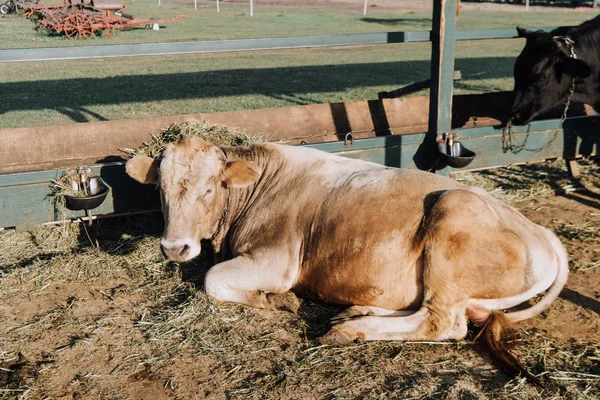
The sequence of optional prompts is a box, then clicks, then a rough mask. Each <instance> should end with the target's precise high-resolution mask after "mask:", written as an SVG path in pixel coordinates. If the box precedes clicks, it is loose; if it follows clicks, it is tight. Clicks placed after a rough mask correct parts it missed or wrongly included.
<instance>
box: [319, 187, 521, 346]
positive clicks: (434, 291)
mask: <svg viewBox="0 0 600 400" xmlns="http://www.w3.org/2000/svg"><path fill="white" fill-rule="evenodd" d="M421 229H424V232H423V234H422V237H423V240H424V241H425V242H424V268H423V286H424V297H423V303H422V306H421V309H420V310H419V311H417V312H416V313H414V314H412V315H410V316H400V317H396V316H369V315H367V316H363V317H359V318H356V319H353V320H346V321H344V322H342V323H340V324H337V325H334V326H333V327H332V329H331V331H330V332H329V333H328V334H327V335H325V337H324V340H325V341H327V342H337V343H343V342H347V341H352V340H355V339H362V340H445V339H462V338H464V337H465V336H466V334H467V317H466V308H467V303H468V301H469V298H471V297H484V298H489V297H488V295H489V296H492V297H493V296H497V295H500V296H505V295H511V294H512V293H510V292H506V290H505V291H504V292H503V289H502V288H510V290H512V291H515V290H516V291H518V290H520V288H521V286H522V284H523V282H522V279H523V274H522V271H523V270H524V265H525V263H526V262H527V261H526V258H527V255H526V254H527V252H526V251H525V249H524V248H523V243H522V242H521V241H520V240H519V239H518V238H517V237H515V235H514V234H513V233H512V232H510V231H507V230H506V229H502V228H501V224H499V221H498V217H497V216H496V214H495V212H494V211H492V210H491V209H490V207H489V206H488V204H487V203H486V202H485V201H484V200H483V199H481V198H480V197H479V196H478V195H476V194H474V193H472V192H469V191H465V190H456V191H450V192H446V193H445V194H444V195H442V196H440V198H439V199H438V201H437V202H436V203H435V204H434V205H433V207H432V208H431V210H429V212H428V214H427V216H426V218H425V220H424V223H423V226H422V228H421ZM511 269H513V270H511ZM507 290H508V289H507Z"/></svg>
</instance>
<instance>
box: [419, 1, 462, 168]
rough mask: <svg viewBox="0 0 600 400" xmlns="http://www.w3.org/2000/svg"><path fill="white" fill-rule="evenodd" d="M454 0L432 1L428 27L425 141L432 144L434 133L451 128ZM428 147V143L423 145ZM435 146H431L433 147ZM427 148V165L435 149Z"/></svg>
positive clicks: (454, 29)
mask: <svg viewBox="0 0 600 400" xmlns="http://www.w3.org/2000/svg"><path fill="white" fill-rule="evenodd" d="M455 34H456V0H434V2H433V26H432V30H431V86H430V96H429V98H430V100H429V129H428V134H427V138H426V140H427V141H429V142H430V143H433V144H434V145H435V138H436V136H437V134H438V133H442V132H450V129H451V128H452V89H453V86H454V39H455ZM427 147H429V146H427ZM433 147H435V146H431V148H433ZM431 148H429V149H428V151H427V156H426V158H427V163H426V164H427V165H430V167H428V168H432V167H433V164H434V163H435V161H436V158H437V151H436V150H435V149H433V150H431Z"/></svg>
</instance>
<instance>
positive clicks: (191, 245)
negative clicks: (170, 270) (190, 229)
mask: <svg viewBox="0 0 600 400" xmlns="http://www.w3.org/2000/svg"><path fill="white" fill-rule="evenodd" d="M160 251H161V253H162V255H163V256H164V257H165V258H166V259H168V260H170V261H176V262H183V261H188V260H191V259H192V258H194V257H196V256H197V255H199V254H200V245H199V244H197V243H195V242H194V241H193V240H191V239H178V240H175V241H170V240H166V239H164V238H163V239H161V241H160Z"/></svg>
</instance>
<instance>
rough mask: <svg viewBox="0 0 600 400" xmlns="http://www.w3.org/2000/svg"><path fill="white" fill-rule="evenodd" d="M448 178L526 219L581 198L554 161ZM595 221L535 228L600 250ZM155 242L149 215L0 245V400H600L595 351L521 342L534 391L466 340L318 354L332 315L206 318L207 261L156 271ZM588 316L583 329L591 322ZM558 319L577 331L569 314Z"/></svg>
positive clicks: (578, 345)
mask: <svg viewBox="0 0 600 400" xmlns="http://www.w3.org/2000/svg"><path fill="white" fill-rule="evenodd" d="M582 167H583V168H582V169H583V171H584V174H585V175H586V177H587V178H586V181H585V182H584V184H585V187H587V188H588V189H589V190H596V189H598V188H600V185H599V184H598V177H599V176H600V174H599V173H598V172H599V171H598V166H597V165H595V164H593V163H591V162H583V163H582ZM457 178H458V179H460V180H462V181H468V182H470V183H475V184H477V185H479V186H483V187H485V188H486V189H488V190H491V191H492V193H493V194H494V195H496V196H498V197H500V198H502V199H504V200H507V201H509V202H510V203H512V204H514V205H517V206H518V207H519V208H520V209H525V210H530V211H531V212H535V210H536V207H540V204H542V200H544V199H546V200H552V199H554V196H555V194H556V193H563V194H569V193H572V192H569V193H566V192H567V191H566V190H565V189H564V188H565V187H566V185H573V186H572V187H574V188H576V191H575V192H577V191H579V190H580V189H578V188H579V186H576V185H574V183H572V182H570V181H569V180H568V177H567V175H566V172H565V168H564V165H563V163H561V162H550V163H544V164H537V165H528V166H521V167H513V168H502V169H498V170H494V171H486V172H479V173H464V174H460V175H459V176H458V177H457ZM531 186H533V187H534V189H531ZM561 191H562V192H561ZM544 204H545V203H544ZM598 217H599V214H598V213H595V214H594V212H590V213H588V214H586V215H585V216H584V217H582V218H579V219H578V220H576V221H574V220H571V219H569V218H568V216H561V215H560V214H558V213H557V215H556V217H555V218H552V217H548V218H549V219H548V220H549V221H551V224H550V226H551V228H552V229H554V230H555V231H556V232H557V233H558V234H559V235H560V237H561V239H562V240H563V241H564V242H565V244H566V245H567V246H568V247H570V248H571V249H573V250H574V249H577V248H578V246H582V245H585V244H587V243H599V236H598V228H597V227H598V226H599V224H598V220H599V218H598ZM552 221H553V222H552ZM161 231H162V221H161V217H160V215H159V214H149V215H144V216H136V217H129V218H119V219H112V220H103V221H100V222H98V223H97V224H96V225H95V226H92V227H91V228H88V227H86V226H85V225H83V224H70V225H63V226H55V227H46V228H44V229H40V230H39V231H35V232H30V233H28V232H14V231H6V232H1V233H0V248H2V249H3V251H2V252H0V272H1V273H2V275H1V279H0V399H3V398H23V399H37V398H45V397H52V398H66V397H69V398H74V397H75V398H76V397H77V396H80V398H151V397H152V398H162V397H165V398H203V397H204V398H215V399H221V398H231V399H237V398H244V399H246V398H255V399H265V398H272V399H275V398H277V399H280V398H308V399H313V398H314V399H317V398H318V399H342V398H343V399H356V398H384V399H385V398H402V399H519V400H520V399H565V398H566V399H595V398H598V397H600V363H599V361H600V341H598V340H595V339H594V338H592V339H590V338H587V339H586V338H583V337H579V338H574V337H572V338H560V336H553V333H555V332H553V331H552V330H548V331H546V330H544V329H540V328H530V329H527V330H521V331H520V333H519V335H518V336H517V343H516V344H517V347H516V349H515V351H516V353H517V354H519V356H521V357H522V359H523V361H524V363H525V365H527V366H528V367H529V368H530V370H531V371H532V372H533V373H534V374H537V375H540V376H541V377H542V379H543V380H544V381H545V382H546V388H545V389H543V390H541V389H537V388H534V387H532V386H530V385H528V384H526V383H525V382H524V380H521V379H510V378H507V377H506V376H505V375H503V374H502V373H501V372H499V371H497V370H496V369H495V368H494V367H493V366H491V364H490V363H489V360H488V359H487V356H486V354H485V352H482V351H481V350H480V349H479V348H478V347H477V346H475V345H473V344H471V342H470V341H468V340H467V341H459V342H448V343H439V344H433V343H431V344H430V343H401V342H381V343H367V344H360V345H350V346H343V347H331V346H327V345H322V344H321V343H320V342H319V341H318V337H319V336H320V335H322V334H323V333H325V332H326V330H327V329H328V321H329V318H330V317H332V316H333V315H335V314H336V313H337V312H339V309H338V308H335V307H330V306H325V305H321V304H316V303H312V302H310V301H306V300H301V301H300V304H301V307H300V310H299V312H298V315H293V314H290V313H276V312H269V311H261V310H255V309H251V308H249V307H245V306H241V305H233V304H217V303H215V302H214V301H213V300H211V299H210V298H208V297H207V296H206V295H205V294H204V292H203V291H202V282H203V276H204V273H205V272H206V270H207V269H208V268H209V267H210V265H211V263H210V261H209V260H210V259H211V255H210V254H209V253H207V254H206V255H205V256H204V258H201V259H199V260H197V261H195V262H192V263H186V264H181V265H177V264H173V263H168V262H166V261H164V260H163V259H162V257H161V256H160V254H159V246H158V242H159V237H160V235H161ZM596 247H598V246H596ZM205 248H208V246H205ZM587 248H588V250H589V249H590V248H591V249H592V250H593V246H588V247H587ZM592 250H589V251H592ZM592 256H593V254H592V255H591V256H589V257H588V258H586V260H587V261H586V262H583V261H582V264H581V265H577V267H576V268H574V271H575V272H574V273H575V274H587V275H582V276H589V277H590V279H592V278H598V277H599V276H600V275H598V274H596V275H589V274H594V273H596V269H593V268H591V267H592V266H593V263H594V262H597V260H598V258H596V259H595V260H594V259H593V258H592ZM584 258H585V257H584ZM582 259H583V258H582ZM586 268H587V269H586ZM561 302H563V303H566V301H565V300H562V299H561ZM561 304H562V303H561ZM577 310H579V308H578V309H577ZM583 312H584V311H581V313H583ZM599 312H600V311H598V310H596V314H595V313H594V312H590V311H586V313H585V314H582V315H585V318H587V319H593V320H594V321H596V322H595V323H598V320H599V319H600V317H599V315H598V313H599ZM544 318H545V317H544V316H542V317H541V319H540V321H542V322H543V321H544ZM549 318H555V316H552V317H549ZM564 318H570V319H572V321H573V324H587V323H590V321H589V320H587V321H586V320H584V319H582V318H583V317H582V316H579V315H577V314H576V313H573V315H571V314H569V315H565V316H564ZM144 390H148V391H146V392H144ZM75 393H77V395H75Z"/></svg>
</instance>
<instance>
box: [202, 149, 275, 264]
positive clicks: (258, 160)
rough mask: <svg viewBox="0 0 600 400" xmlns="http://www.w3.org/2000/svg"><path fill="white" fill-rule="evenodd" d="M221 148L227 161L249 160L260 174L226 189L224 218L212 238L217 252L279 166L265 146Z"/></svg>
mask: <svg viewBox="0 0 600 400" xmlns="http://www.w3.org/2000/svg"><path fill="white" fill-rule="evenodd" d="M222 149H223V152H224V153H225V154H226V157H227V160H228V161H236V160H245V161H250V162H251V163H253V164H254V165H256V166H258V167H260V169H261V170H262V174H261V176H260V178H259V180H258V182H256V183H254V184H252V185H249V186H247V187H245V188H231V189H228V191H229V193H228V200H227V204H226V205H225V207H224V209H223V216H224V218H223V220H222V223H220V224H219V225H220V227H219V230H218V232H217V233H216V234H215V236H214V238H213V240H212V245H213V248H214V250H215V252H217V253H219V252H220V250H221V244H222V243H223V241H224V240H225V238H226V237H227V233H228V232H229V230H230V229H231V226H232V225H233V224H235V221H236V220H237V218H238V217H239V216H240V215H243V213H244V211H245V210H246V209H247V208H248V207H249V206H250V205H251V204H252V202H253V201H254V199H255V198H256V196H257V195H258V193H260V192H261V191H262V189H263V188H264V187H265V186H268V185H270V184H271V183H272V181H273V180H274V179H276V174H275V172H276V171H278V170H279V169H280V167H281V165H279V164H278V162H277V160H278V159H277V158H273V157H269V156H268V155H269V153H270V150H269V149H268V148H267V147H266V146H262V145H254V146H251V147H224V148H222Z"/></svg>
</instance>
